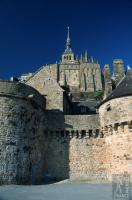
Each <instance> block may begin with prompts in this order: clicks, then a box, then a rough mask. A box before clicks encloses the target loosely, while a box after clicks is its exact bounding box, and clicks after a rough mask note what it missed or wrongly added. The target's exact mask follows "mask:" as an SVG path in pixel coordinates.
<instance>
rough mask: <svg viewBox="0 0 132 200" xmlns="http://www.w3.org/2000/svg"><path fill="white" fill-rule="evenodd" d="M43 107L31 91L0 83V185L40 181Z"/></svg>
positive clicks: (39, 96)
mask: <svg viewBox="0 0 132 200" xmlns="http://www.w3.org/2000/svg"><path fill="white" fill-rule="evenodd" d="M44 107H45V100H44V98H43V97H42V96H41V95H40V94H39V93H38V92H37V91H36V90H35V89H34V88H32V87H30V86H27V85H25V84H22V83H19V82H17V81H2V80H0V184H30V183H35V182H36V181H39V180H40V179H41V178H42V177H41V174H42V171H41V170H42V169H43V155H42V152H43V144H42V145H41V142H40V141H43V126H44V122H42V120H43V117H42V116H43V113H44ZM41 122H42V123H43V126H42V124H41ZM40 160H41V162H40Z"/></svg>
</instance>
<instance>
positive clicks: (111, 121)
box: [99, 70, 132, 177]
mask: <svg viewBox="0 0 132 200" xmlns="http://www.w3.org/2000/svg"><path fill="white" fill-rule="evenodd" d="M99 117H100V126H101V131H102V134H103V135H104V137H105V141H106V152H107V158H108V159H107V167H108V169H107V170H108V175H109V176H110V177H112V174H120V173H121V174H122V173H124V172H128V173H129V174H130V175H132V148H131V145H132V72H131V70H130V71H128V73H127V75H126V76H124V78H123V79H122V80H121V81H120V83H119V84H118V85H117V87H116V89H115V90H113V92H112V93H111V94H110V95H109V96H108V97H107V98H106V99H104V101H102V102H101V104H100V105H99Z"/></svg>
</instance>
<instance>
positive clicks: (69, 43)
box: [66, 26, 71, 49]
mask: <svg viewBox="0 0 132 200" xmlns="http://www.w3.org/2000/svg"><path fill="white" fill-rule="evenodd" d="M66 48H67V49H70V48H71V40H70V28H69V26H68V27H67V40H66Z"/></svg>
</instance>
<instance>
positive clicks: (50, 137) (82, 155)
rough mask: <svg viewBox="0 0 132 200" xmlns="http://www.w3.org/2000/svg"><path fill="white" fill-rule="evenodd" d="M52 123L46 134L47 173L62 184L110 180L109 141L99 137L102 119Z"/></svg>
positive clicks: (74, 118) (82, 117)
mask: <svg viewBox="0 0 132 200" xmlns="http://www.w3.org/2000/svg"><path fill="white" fill-rule="evenodd" d="M52 117H53V115H52ZM60 118H61V120H62V121H61V120H60ZM52 119H54V120H52V123H51V124H50V125H49V129H47V130H45V132H46V135H47V143H48V148H47V151H46V155H48V156H47V157H46V167H47V169H46V171H47V173H48V174H49V175H50V176H51V177H54V178H56V179H59V180H60V179H66V178H70V179H90V180H93V179H99V180H100V179H106V178H107V177H106V159H107V158H106V149H105V140H104V138H102V135H101V134H100V133H99V120H98V115H91V116H90V115H89V116H88V115H80V116H79V115H78V116H77V115H65V116H64V118H63V115H62V116H61V115H58V117H57V115H56V116H54V117H53V118H52ZM55 121H56V123H55ZM59 122H61V123H59ZM54 124H56V127H54V128H53V126H54Z"/></svg>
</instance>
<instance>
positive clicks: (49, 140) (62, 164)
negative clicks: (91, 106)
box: [44, 110, 72, 184]
mask: <svg viewBox="0 0 132 200" xmlns="http://www.w3.org/2000/svg"><path fill="white" fill-rule="evenodd" d="M46 118H47V127H46V129H45V131H44V134H45V142H44V144H45V143H46V152H45V174H44V183H47V184H49V183H53V182H57V181H61V180H65V179H68V178H69V171H70V170H69V142H70V137H69V133H68V132H67V131H65V127H69V125H68V124H65V119H64V114H63V112H61V111H59V110H50V111H47V112H46ZM70 128H72V127H71V126H70Z"/></svg>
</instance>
